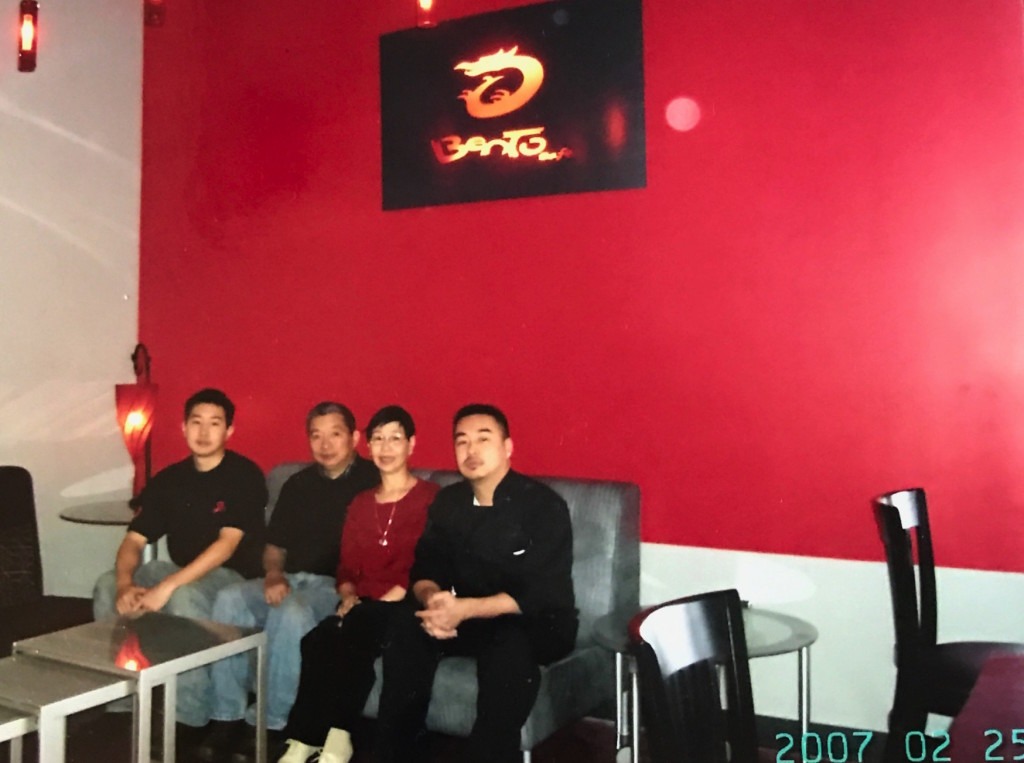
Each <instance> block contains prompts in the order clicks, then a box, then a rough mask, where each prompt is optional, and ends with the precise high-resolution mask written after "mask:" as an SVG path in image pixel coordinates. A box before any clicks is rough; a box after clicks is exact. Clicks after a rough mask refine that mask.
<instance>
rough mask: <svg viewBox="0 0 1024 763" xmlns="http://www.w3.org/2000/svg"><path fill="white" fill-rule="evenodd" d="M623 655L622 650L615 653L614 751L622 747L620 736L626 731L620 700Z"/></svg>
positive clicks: (623, 671) (622, 689)
mask: <svg viewBox="0 0 1024 763" xmlns="http://www.w3.org/2000/svg"><path fill="white" fill-rule="evenodd" d="M624 659H625V657H624V656H623V654H622V652H616V653H615V751H616V752H618V751H619V750H621V749H622V748H623V741H622V738H623V736H624V735H625V734H627V733H628V729H627V727H626V725H625V724H626V718H625V714H626V707H625V703H624V702H623V701H622V692H623V691H624V689H625V687H624V686H623V675H624V673H625V666H624V665H623V660H624Z"/></svg>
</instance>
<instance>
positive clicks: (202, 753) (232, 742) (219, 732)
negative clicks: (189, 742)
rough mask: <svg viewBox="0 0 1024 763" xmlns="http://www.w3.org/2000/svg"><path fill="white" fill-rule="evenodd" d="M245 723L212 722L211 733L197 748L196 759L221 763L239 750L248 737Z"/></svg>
mask: <svg viewBox="0 0 1024 763" xmlns="http://www.w3.org/2000/svg"><path fill="white" fill-rule="evenodd" d="M248 731H249V726H248V725H246V723H245V721H241V720H239V721H210V726H209V731H207V732H206V736H205V737H204V738H203V741H202V742H201V743H200V744H199V746H198V747H197V748H196V757H197V758H198V759H199V760H201V761H204V763H221V761H226V760H228V759H229V758H230V757H231V755H232V753H234V752H235V750H237V749H239V748H240V747H241V746H242V745H243V744H244V742H245V737H246V736H248Z"/></svg>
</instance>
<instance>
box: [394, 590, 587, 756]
mask: <svg viewBox="0 0 1024 763" xmlns="http://www.w3.org/2000/svg"><path fill="white" fill-rule="evenodd" d="M567 631H569V632H567ZM574 641H575V623H573V624H572V625H571V627H570V628H568V629H567V628H564V627H563V628H550V627H538V623H536V622H533V621H529V620H527V619H526V618H524V617H522V616H519V615H506V616H503V617H497V618H494V619H492V620H472V621H466V622H464V623H462V624H461V625H460V626H459V635H458V636H457V637H456V638H453V639H435V638H431V637H430V636H428V635H427V634H426V632H424V630H423V629H422V627H421V626H420V620H419V618H417V617H416V616H415V615H414V610H412V609H411V608H409V609H404V610H403V611H401V612H399V613H397V614H396V616H395V618H394V620H393V621H392V626H391V631H390V634H389V636H388V638H387V641H386V643H385V646H384V686H383V691H382V694H381V704H380V713H379V717H378V719H377V744H376V758H377V761H378V762H379V763H410V761H417V760H424V759H425V753H426V751H425V746H424V745H425V735H426V731H425V727H424V722H425V720H426V716H427V708H428V706H429V704H430V693H431V688H432V687H433V683H434V673H435V672H436V670H437V665H438V663H439V662H440V660H441V658H442V657H444V656H447V655H463V656H470V657H475V658H476V663H477V702H476V721H475V723H474V724H473V729H472V731H471V732H470V736H469V742H468V745H467V758H468V760H470V761H474V763H504V761H517V760H519V759H520V753H519V739H520V730H521V729H522V726H523V724H524V723H525V722H526V719H527V717H528V716H529V715H530V710H531V709H532V708H533V703H534V701H535V700H536V699H537V691H538V689H539V688H540V667H539V666H540V665H545V664H547V663H549V662H553V661H554V660H556V659H559V658H560V657H563V656H565V655H566V654H568V653H569V651H570V650H571V649H572V647H573V644H574Z"/></svg>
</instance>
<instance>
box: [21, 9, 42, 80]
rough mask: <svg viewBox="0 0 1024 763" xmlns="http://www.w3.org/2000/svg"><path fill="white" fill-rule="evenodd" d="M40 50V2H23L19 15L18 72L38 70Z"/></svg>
mask: <svg viewBox="0 0 1024 763" xmlns="http://www.w3.org/2000/svg"><path fill="white" fill-rule="evenodd" d="M38 50H39V0H21V6H20V11H19V13H18V71H19V72H34V71H35V70H36V53H37V52H38Z"/></svg>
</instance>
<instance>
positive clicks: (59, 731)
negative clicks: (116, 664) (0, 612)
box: [0, 654, 135, 763]
mask: <svg viewBox="0 0 1024 763" xmlns="http://www.w3.org/2000/svg"><path fill="white" fill-rule="evenodd" d="M134 691H135V679H134V677H125V676H114V675H109V674H104V673H98V672H96V671H93V670H85V669H83V668H79V667H75V666H74V665H65V664H61V663H59V662H52V661H50V660H43V659H37V658H34V657H27V656H25V655H20V654H16V655H14V656H12V657H6V658H4V659H2V660H0V705H3V707H0V741H5V740H10V741H11V760H12V761H15V760H20V759H21V737H22V736H23V735H24V734H26V733H28V732H29V731H32V730H33V729H36V730H38V732H39V760H41V761H46V763H50V762H51V761H53V762H54V763H59V762H60V761H63V760H64V744H65V736H66V731H67V717H68V716H69V715H71V714H72V713H77V712H81V711H82V710H88V709H89V708H93V707H99V706H100V705H105V704H107V703H108V702H113V701H114V700H115V699H121V698H122V697H128V696H131V694H132V692H134Z"/></svg>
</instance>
